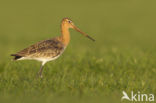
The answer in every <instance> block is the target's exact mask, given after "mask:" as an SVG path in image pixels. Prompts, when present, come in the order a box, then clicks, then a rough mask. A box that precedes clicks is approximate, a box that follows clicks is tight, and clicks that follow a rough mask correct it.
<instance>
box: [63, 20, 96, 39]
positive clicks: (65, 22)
mask: <svg viewBox="0 0 156 103" xmlns="http://www.w3.org/2000/svg"><path fill="white" fill-rule="evenodd" d="M62 25H64V26H65V27H67V28H72V29H74V30H76V31H78V32H80V33H81V34H83V35H84V36H85V37H87V38H89V39H91V40H92V41H95V40H94V39H93V38H92V37H90V36H89V35H87V34H86V33H84V32H82V31H81V30H80V29H79V28H77V27H76V26H75V25H74V23H73V22H72V20H70V19H69V18H64V19H63V20H62Z"/></svg>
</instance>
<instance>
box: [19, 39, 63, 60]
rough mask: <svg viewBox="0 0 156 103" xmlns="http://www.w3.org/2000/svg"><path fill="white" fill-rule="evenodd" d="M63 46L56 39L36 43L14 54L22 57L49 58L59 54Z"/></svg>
mask: <svg viewBox="0 0 156 103" xmlns="http://www.w3.org/2000/svg"><path fill="white" fill-rule="evenodd" d="M63 49H64V45H63V44H62V43H61V42H60V41H58V40H57V39H55V38H54V39H49V40H44V41H41V42H38V43H36V44H34V45H31V46H30V47H28V48H25V49H23V50H21V51H19V52H17V53H16V55H19V56H23V57H38V56H42V57H44V56H51V57H55V56H57V55H58V54H60V53H61V51H62V50H63Z"/></svg>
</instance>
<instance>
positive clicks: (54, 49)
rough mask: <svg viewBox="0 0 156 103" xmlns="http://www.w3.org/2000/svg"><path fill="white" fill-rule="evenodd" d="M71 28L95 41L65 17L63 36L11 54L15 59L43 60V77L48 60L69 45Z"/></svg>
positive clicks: (40, 74)
mask: <svg viewBox="0 0 156 103" xmlns="http://www.w3.org/2000/svg"><path fill="white" fill-rule="evenodd" d="M69 28H72V29H74V30H76V31H78V32H80V33H81V34H83V35H84V36H86V37H88V38H89V39H91V40H92V41H95V40H94V39H93V38H91V37H90V36H88V35H87V34H86V33H84V32H82V31H80V29H79V28H77V27H76V26H75V25H74V23H73V22H72V21H71V20H70V19H68V18H64V19H63V20H62V22H61V36H58V37H55V38H51V39H48V40H44V41H40V42H38V43H36V44H33V45H31V46H30V47H28V48H25V49H23V50H21V51H19V52H17V53H16V54H11V56H14V60H25V59H27V60H37V61H41V63H42V64H41V67H40V70H39V72H38V75H39V76H40V77H41V78H42V71H43V66H44V65H45V64H46V63H47V62H48V61H51V60H55V59H57V58H58V57H59V56H60V55H61V54H62V53H63V51H64V50H65V48H66V47H67V45H68V43H69V41H70V33H69Z"/></svg>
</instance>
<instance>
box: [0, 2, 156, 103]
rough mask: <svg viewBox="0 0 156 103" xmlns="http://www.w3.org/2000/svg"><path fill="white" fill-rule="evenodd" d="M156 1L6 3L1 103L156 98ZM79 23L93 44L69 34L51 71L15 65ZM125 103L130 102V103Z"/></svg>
mask: <svg viewBox="0 0 156 103" xmlns="http://www.w3.org/2000/svg"><path fill="white" fill-rule="evenodd" d="M155 3H156V2H155V1H154V0H151V1H145V0H137V1H136V0H132V1H125V0H119V1H116V0H111V1H108V0H101V1H89V0H86V1H83V0H79V1H72V0H71V1H63V2H61V1H55V2H52V1H37V0H36V1H27V2H21V1H14V2H12V1H10V2H6V1H3V2H2V3H1V4H0V12H1V17H0V22H1V25H0V53H1V55H0V103H7V102H11V103H34V102H37V103H43V102H46V103H52V102H54V103H59V102H61V103H62V102H63V103H70V102H71V103H73V102H74V103H95V102H96V103H97V102H102V103H103V102H104V103H120V102H121V100H120V99H121V97H122V91H123V90H124V91H126V92H127V93H128V94H130V92H131V91H136V92H137V91H140V92H141V93H153V94H155V95H156V53H155V51H156V45H155V44H156V41H155V38H156V31H155V24H156V20H155V18H156V12H155V10H156V7H155ZM64 17H69V18H71V19H72V20H73V22H74V23H75V25H77V26H78V27H79V28H80V29H81V30H82V31H84V32H86V33H88V34H89V35H90V36H91V37H93V38H94V39H96V42H92V41H90V40H89V39H87V38H84V37H83V36H81V35H80V34H79V33H77V32H76V31H73V30H71V42H70V44H69V46H68V47H67V48H66V50H65V52H64V53H63V55H62V56H61V57H59V59H57V60H55V61H52V62H49V63H47V64H46V65H45V67H44V71H43V76H44V78H43V79H37V78H36V74H37V72H38V70H39V67H40V63H39V62H36V61H17V62H14V61H11V57H10V54H11V53H15V52H17V51H19V50H21V49H23V48H25V47H27V46H29V45H31V44H33V43H35V42H38V41H40V40H44V39H47V38H51V37H55V36H57V35H60V21H61V19H62V18H64ZM124 102H126V101H124Z"/></svg>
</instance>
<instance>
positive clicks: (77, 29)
mask: <svg viewBox="0 0 156 103" xmlns="http://www.w3.org/2000/svg"><path fill="white" fill-rule="evenodd" d="M72 26H73V28H74V29H75V30H76V31H78V32H80V33H81V34H83V35H84V36H85V37H87V38H89V39H90V40H92V41H95V39H93V38H92V37H90V36H89V35H87V34H86V33H84V32H82V31H81V30H80V29H79V28H77V27H76V26H75V25H72Z"/></svg>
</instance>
